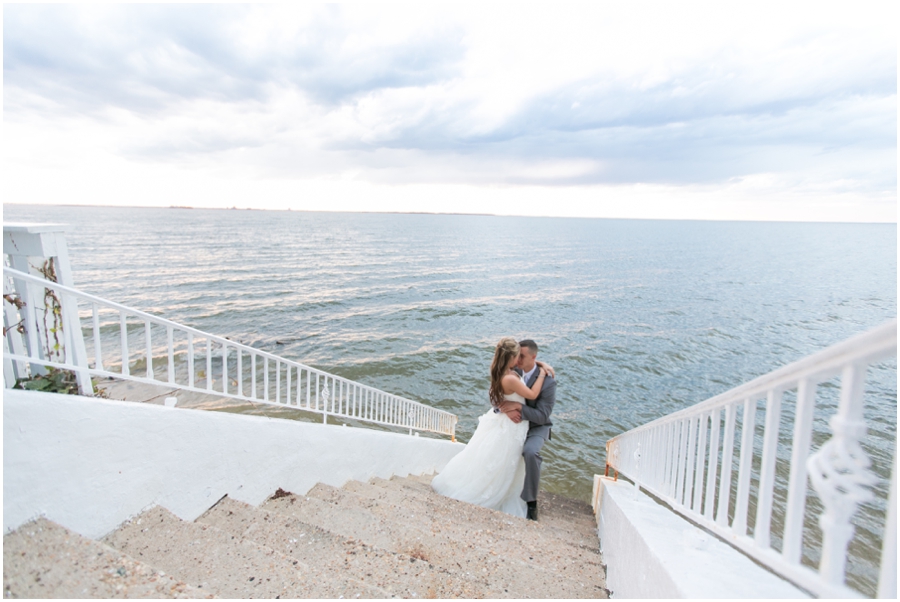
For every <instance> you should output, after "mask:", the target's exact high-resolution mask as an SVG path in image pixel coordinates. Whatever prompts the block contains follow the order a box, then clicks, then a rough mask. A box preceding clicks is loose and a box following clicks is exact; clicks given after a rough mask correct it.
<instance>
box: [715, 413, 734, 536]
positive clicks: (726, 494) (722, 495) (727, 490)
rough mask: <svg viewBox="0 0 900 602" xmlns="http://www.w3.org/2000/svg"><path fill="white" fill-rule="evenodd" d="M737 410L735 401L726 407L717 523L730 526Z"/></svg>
mask: <svg viewBox="0 0 900 602" xmlns="http://www.w3.org/2000/svg"><path fill="white" fill-rule="evenodd" d="M736 414H737V412H736V411H735V405H734V404H733V403H731V404H728V406H727V407H726V408H725V438H724V440H723V443H722V476H721V478H720V479H719V509H718V511H717V512H716V523H718V524H719V525H721V526H723V527H726V526H728V506H729V504H730V502H731V469H732V466H733V463H734V423H735V421H736V420H737V416H736Z"/></svg>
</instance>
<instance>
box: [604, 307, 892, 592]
mask: <svg viewBox="0 0 900 602" xmlns="http://www.w3.org/2000/svg"><path fill="white" fill-rule="evenodd" d="M896 354H897V321H896V320H894V321H892V322H890V323H888V324H885V325H883V326H881V327H879V328H876V329H875V330H872V331H869V332H867V333H864V334H862V335H859V336H856V337H853V338H851V339H848V340H846V341H844V342H842V343H839V344H837V345H834V346H832V347H829V348H827V349H825V350H823V351H821V352H819V353H816V354H814V355H811V356H809V357H806V358H804V359H802V360H800V361H798V362H795V363H793V364H790V365H788V366H785V367H783V368H781V369H779V370H776V371H774V372H771V373H769V374H766V375H764V376H761V377H759V378H757V379H755V380H753V381H751V382H748V383H746V384H744V385H742V386H739V387H737V388H735V389H732V390H730V391H728V392H726V393H723V394H721V395H718V396H716V397H713V398H711V399H708V400H706V401H704V402H701V403H699V404H697V405H695V406H693V407H690V408H686V409H684V410H681V411H679V412H675V413H673V414H670V415H668V416H664V417H663V418H660V419H658V420H654V421H653V422H650V423H647V424H645V425H642V426H640V427H638V428H636V429H633V430H631V431H628V432H626V433H623V434H622V435H619V436H617V437H614V438H613V439H611V440H609V441H608V442H607V444H606V457H607V471H608V470H609V468H612V469H614V470H616V471H617V473H619V472H620V473H622V474H623V475H625V476H627V477H628V478H629V479H631V480H632V481H634V483H635V485H636V486H639V487H641V488H643V489H645V490H646V491H648V492H650V493H651V494H653V495H654V496H656V497H657V498H659V499H661V500H663V501H664V502H666V503H667V504H668V505H670V506H671V508H672V509H673V510H674V511H676V512H678V513H680V514H682V515H683V516H685V517H687V518H688V519H690V520H692V521H694V522H695V523H697V524H699V525H700V526H702V527H704V528H706V529H708V530H709V531H711V532H713V533H715V534H716V535H718V536H720V537H721V538H722V539H724V540H725V541H727V542H729V543H731V544H732V545H734V546H735V547H737V548H738V549H740V550H742V551H743V552H744V553H746V554H747V555H749V556H751V557H752V558H754V559H756V560H757V561H759V562H760V563H762V564H764V565H766V566H767V567H769V568H770V569H771V570H772V571H774V572H775V573H777V574H779V575H781V576H783V577H784V578H786V579H788V580H789V581H791V582H793V583H794V584H796V585H798V586H799V587H801V588H803V589H805V590H807V591H808V592H810V593H811V594H813V595H816V596H820V597H828V598H845V597H860V593H859V592H857V591H856V590H854V589H851V588H850V587H848V586H847V585H846V583H845V577H846V572H845V568H846V561H847V550H848V544H849V543H850V540H851V539H852V538H853V534H854V527H853V525H852V523H851V519H852V518H853V516H854V514H855V513H856V511H857V509H858V507H859V505H860V504H862V503H865V502H867V501H869V500H871V499H872V497H873V496H872V490H871V487H872V486H873V485H874V484H876V483H877V482H878V481H879V478H878V477H877V476H876V475H875V474H873V473H872V472H871V471H870V470H869V466H870V464H871V462H870V459H869V457H868V456H867V455H866V453H865V451H864V450H863V448H862V445H861V440H862V438H863V437H864V436H865V434H866V425H865V422H864V419H863V392H864V385H865V381H866V372H867V369H868V367H869V366H870V365H871V364H874V363H875V362H878V361H879V360H882V359H885V358H887V357H890V356H892V355H893V356H894V357H896ZM835 377H839V378H840V385H841V386H840V400H839V402H838V407H837V411H836V412H835V413H834V414H833V415H832V416H831V418H830V421H829V423H828V424H829V426H830V427H831V431H832V433H833V435H832V437H831V439H830V440H828V441H827V442H826V443H824V445H822V446H821V447H819V448H818V450H817V451H815V453H813V454H810V447H811V443H812V437H813V410H814V408H815V404H816V391H817V387H818V386H819V384H820V383H823V382H825V381H830V380H832V379H835ZM786 396H788V397H789V400H788V401H791V400H795V401H794V407H793V408H786V409H788V410H790V409H793V410H794V412H793V413H794V419H793V437H792V438H789V437H788V436H787V435H786V434H785V435H783V436H782V437H781V441H780V442H779V434H780V430H781V421H782V401H783V400H784V399H785V397H786ZM763 399H764V400H765V404H763V407H759V406H758V404H759V402H760V401H761V400H763ZM763 410H764V415H765V418H764V421H763V420H760V421H759V422H757V413H758V411H763ZM739 414H741V417H740V418H741V420H740V424H739V425H738V417H739V416H738V415H739ZM738 431H739V432H740V440H739V441H738V440H736V434H737V433H738ZM760 443H761V454H760V453H759V450H758V449H757V448H758V447H759V444H760ZM787 445H789V446H790V448H789V451H790V460H789V464H788V463H787V454H786V453H784V452H785V451H787V450H785V446H787ZM780 446H781V447H780ZM779 447H780V449H781V450H782V454H781V455H780V457H779V454H778V451H779ZM735 460H737V463H736V465H735ZM776 461H780V463H781V464H780V469H781V470H780V472H779V480H780V481H781V482H782V485H784V483H783V481H784V480H785V475H784V473H785V472H789V478H788V479H787V483H786V486H780V487H778V488H776V486H775V485H776ZM893 462H894V463H893V467H892V469H891V471H892V472H891V475H892V476H891V477H890V478H891V483H890V494H889V498H888V501H887V517H886V519H885V528H884V538H883V543H882V550H881V564H880V567H881V568H880V578H879V582H878V592H877V595H878V597H887V598H896V597H897V522H896V520H897V518H896V511H897V508H896V506H897V500H896V475H897V466H896V441H895V445H894V461H893ZM735 468H736V474H733V472H734V469H735ZM883 472H886V471H883ZM807 481H809V482H810V483H811V486H812V488H813V489H814V490H815V493H816V494H817V495H818V497H819V498H820V499H821V505H822V506H823V510H822V512H821V513H820V514H819V515H818V525H819V527H820V528H821V533H822V537H821V544H816V545H820V546H821V548H820V550H817V551H818V552H820V561H819V565H818V569H817V570H816V569H813V568H811V567H809V566H806V565H804V564H802V563H801V552H802V548H803V546H804V545H806V546H809V545H810V543H809V540H810V539H811V538H810V537H809V533H806V532H807V531H808V530H809V525H805V524H804V518H805V515H807V514H808V513H809V511H810V507H811V506H812V504H809V506H810V507H808V504H807V502H808V496H809V495H810V494H811V492H810V491H808V489H807ZM734 491H736V493H734ZM751 493H752V494H753V495H752V497H751ZM776 493H777V495H776ZM732 495H734V499H731V496H732ZM754 505H755V521H754V522H753V525H752V536H751V535H750V534H749V533H748V529H749V528H748V518H753V516H752V515H753V506H754ZM815 505H816V506H818V502H816V504H815ZM773 513H774V514H775V515H777V518H778V520H777V521H773ZM773 522H774V523H775V525H774V526H776V527H781V528H783V530H782V531H781V533H777V532H773ZM805 534H806V535H807V537H806V540H804V535H805ZM779 535H780V538H779V537H778V536H779ZM777 539H780V542H777V541H774V540H777ZM776 543H780V549H776V547H775V544H776Z"/></svg>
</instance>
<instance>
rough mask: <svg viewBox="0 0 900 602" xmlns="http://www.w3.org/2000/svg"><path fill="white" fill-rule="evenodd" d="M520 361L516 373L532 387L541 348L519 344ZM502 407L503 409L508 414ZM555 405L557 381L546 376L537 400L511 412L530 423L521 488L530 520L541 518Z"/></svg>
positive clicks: (529, 342) (528, 341) (527, 341)
mask: <svg viewBox="0 0 900 602" xmlns="http://www.w3.org/2000/svg"><path fill="white" fill-rule="evenodd" d="M519 347H520V348H521V351H520V352H519V359H518V361H517V362H516V372H518V373H519V374H520V375H522V376H524V379H525V385H526V386H528V387H529V388H530V387H531V386H532V385H533V384H534V381H535V380H536V379H537V377H538V367H537V365H536V364H535V362H534V360H535V359H537V352H538V346H537V343H535V342H534V341H532V340H531V339H525V340H524V341H519ZM506 403H507V402H504V403H503V404H501V406H500V409H501V410H503V411H505V408H503V405H505V404H506ZM554 403H556V381H555V380H554V379H553V377H552V376H550V375H549V374H547V376H546V377H545V378H544V384H543V385H542V386H541V392H540V394H539V395H538V396H537V397H536V398H535V399H530V400H526V401H525V403H524V404H522V410H521V412H509V417H510V418H511V419H512V421H513V422H517V423H518V422H521V421H522V419H523V418H524V419H525V420H527V421H528V422H529V423H530V424H529V426H528V435H527V437H526V438H525V447H524V449H523V450H522V455H523V456H524V457H525V487H524V488H523V489H522V499H523V500H525V501H526V502H527V503H528V515H527V517H528V519H530V520H537V519H538V509H537V494H538V485H539V484H540V482H541V462H542V459H541V454H540V451H541V448H542V447H543V446H544V442H546V441H548V440H549V439H550V427H551V426H553V423H552V422H550V414H551V413H552V412H553V404H554Z"/></svg>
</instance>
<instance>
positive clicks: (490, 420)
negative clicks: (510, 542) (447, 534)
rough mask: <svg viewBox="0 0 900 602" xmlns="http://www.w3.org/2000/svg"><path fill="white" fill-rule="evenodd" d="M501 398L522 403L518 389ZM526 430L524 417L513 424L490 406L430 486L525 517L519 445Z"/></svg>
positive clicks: (463, 499)
mask: <svg viewBox="0 0 900 602" xmlns="http://www.w3.org/2000/svg"><path fill="white" fill-rule="evenodd" d="M503 398H504V399H506V400H509V401H515V402H517V403H522V404H524V403H525V398H524V397H522V396H521V395H519V394H517V393H513V394H511V395H504V396H503ZM527 434H528V421H527V420H523V421H522V422H520V423H519V424H516V423H515V422H513V421H512V420H510V419H509V418H508V417H507V416H506V414H504V413H502V412H500V413H498V412H494V409H493V408H491V409H490V410H488V412H487V414H485V415H484V416H481V417H480V418H479V419H478V428H476V429H475V434H474V435H472V439H471V441H469V443H468V445H466V447H465V449H463V450H462V451H461V452H459V453H458V454H457V455H456V456H454V457H453V458H452V459H451V460H450V462H449V463H448V464H447V466H446V467H445V468H444V470H442V471H441V473H440V474H439V475H437V476H436V477H434V479H433V480H432V481H431V487H432V488H433V489H434V490H435V491H436V492H437V493H440V494H441V495H445V496H447V497H451V498H453V499H456V500H460V501H463V502H469V503H472V504H477V505H479V506H484V507H485V508H491V509H493V510H500V511H502V512H506V513H508V514H512V515H515V516H520V517H522V518H525V514H526V512H527V510H528V506H527V504H526V503H525V500H523V499H522V498H521V495H522V488H523V487H524V485H525V460H524V458H522V447H523V446H524V445H525V436H526V435H527Z"/></svg>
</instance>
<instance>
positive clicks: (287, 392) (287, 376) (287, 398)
mask: <svg viewBox="0 0 900 602" xmlns="http://www.w3.org/2000/svg"><path fill="white" fill-rule="evenodd" d="M284 404H285V405H291V367H290V365H289V364H285V365H284Z"/></svg>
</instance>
